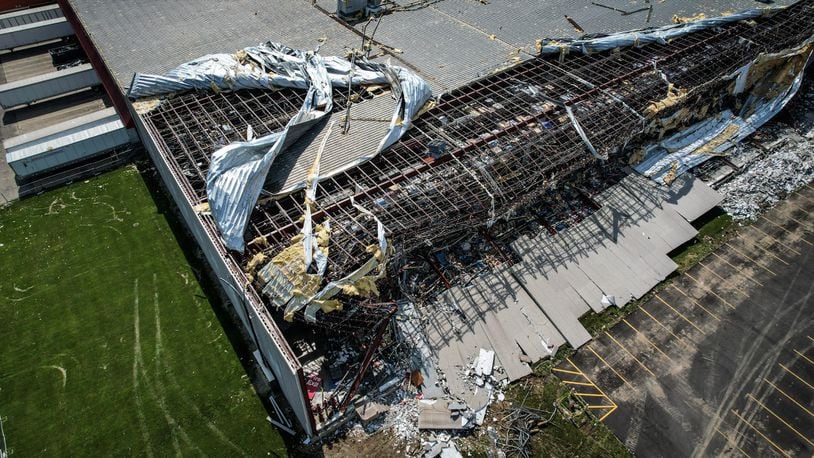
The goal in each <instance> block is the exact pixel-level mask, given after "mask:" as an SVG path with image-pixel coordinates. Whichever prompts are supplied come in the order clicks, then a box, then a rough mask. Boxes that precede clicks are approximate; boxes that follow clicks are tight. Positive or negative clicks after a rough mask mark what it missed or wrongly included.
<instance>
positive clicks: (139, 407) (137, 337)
mask: <svg viewBox="0 0 814 458" xmlns="http://www.w3.org/2000/svg"><path fill="white" fill-rule="evenodd" d="M133 296H134V300H133V335H134V339H133V396H135V398H136V416H137V417H138V424H139V429H140V430H141V438H142V439H143V440H144V444H145V445H146V446H147V450H146V451H147V456H148V457H149V458H153V444H152V441H151V440H150V431H148V430H147V418H146V417H145V415H144V409H143V403H142V400H141V395H140V394H139V377H138V374H139V370H138V369H139V364H138V361H139V359H140V356H141V331H140V330H139V321H140V318H139V307H138V306H139V304H138V278H136V279H135V280H134V282H133Z"/></svg>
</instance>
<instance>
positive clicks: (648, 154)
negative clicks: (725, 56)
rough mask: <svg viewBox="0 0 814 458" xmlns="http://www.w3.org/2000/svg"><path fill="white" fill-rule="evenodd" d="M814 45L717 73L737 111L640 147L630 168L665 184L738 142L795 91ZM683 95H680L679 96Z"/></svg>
mask: <svg viewBox="0 0 814 458" xmlns="http://www.w3.org/2000/svg"><path fill="white" fill-rule="evenodd" d="M812 50H814V45H812V41H811V40H808V41H806V43H804V44H803V45H801V46H798V47H796V48H794V49H791V50H788V51H783V52H780V53H773V54H764V55H760V56H758V57H757V58H756V59H754V60H753V61H752V62H749V63H748V64H746V65H744V66H743V67H741V68H740V69H738V70H737V71H736V72H734V73H733V74H732V75H729V76H727V77H725V78H723V80H724V82H731V83H730V84H729V86H728V92H730V93H731V94H732V95H733V96H742V97H744V100H743V102H742V104H741V106H740V110H739V113H738V114H734V113H733V112H732V110H728V109H727V110H724V111H722V112H721V113H719V114H717V115H715V116H712V117H709V118H707V119H704V120H703V121H699V122H697V123H695V124H693V125H692V126H690V127H688V128H686V129H684V130H682V131H680V132H678V133H676V134H674V135H673V136H671V137H669V138H667V139H665V140H662V141H660V142H659V143H656V144H653V145H649V146H647V147H645V152H644V159H643V160H642V161H641V162H639V163H638V164H636V165H635V166H634V169H635V170H636V171H638V172H639V173H642V174H643V175H645V176H647V177H649V178H652V179H653V180H656V181H659V182H663V183H665V184H670V183H671V182H672V181H673V180H674V179H675V178H676V177H677V176H678V175H681V174H683V173H684V172H686V171H688V170H689V169H691V168H693V167H696V166H698V165H700V164H702V163H704V162H705V161H707V160H708V159H710V158H712V157H714V156H716V155H723V154H726V152H727V150H729V149H730V148H732V147H733V146H734V145H736V144H737V143H738V142H740V141H741V140H743V139H744V138H746V137H747V136H749V135H751V134H752V133H754V132H755V130H756V129H757V128H758V127H760V126H762V125H763V124H765V123H766V122H768V121H769V120H770V119H771V118H773V117H774V116H775V115H777V113H779V112H780V110H782V109H783V107H785V106H786V104H787V103H788V102H789V101H790V100H791V98H792V97H794V95H795V94H796V93H797V91H798V90H799V88H800V85H801V83H802V80H803V72H804V69H805V67H806V64H807V63H808V62H809V61H810V59H811V55H812ZM683 97H686V94H684V95H683Z"/></svg>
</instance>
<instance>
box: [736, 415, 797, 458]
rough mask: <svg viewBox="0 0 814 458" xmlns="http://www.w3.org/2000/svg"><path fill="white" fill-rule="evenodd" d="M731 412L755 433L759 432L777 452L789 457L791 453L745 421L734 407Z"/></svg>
mask: <svg viewBox="0 0 814 458" xmlns="http://www.w3.org/2000/svg"><path fill="white" fill-rule="evenodd" d="M732 413H734V414H735V416H736V417H738V418H740V420H741V421H742V422H744V423H746V425H747V426H749V427H750V428H752V430H753V431H754V432H756V433H758V434H760V437H762V438H763V439H764V440H765V441H766V442H768V443H770V444H772V446H773V447H774V448H776V449H777V451H778V452H780V453H781V454H782V455H783V456H787V457H789V458H791V455H789V454H788V453H787V452H786V451H785V450H783V449H782V448H780V447H779V446H778V445H777V444H775V443H774V442H773V441H772V440H771V439H769V438H768V437H766V435H765V434H763V433H762V432H760V430H759V429H757V428H755V427H754V426H752V424H751V423H749V422H748V421H746V419H745V418H743V417H741V416H740V414H738V412H736V411H735V409H732Z"/></svg>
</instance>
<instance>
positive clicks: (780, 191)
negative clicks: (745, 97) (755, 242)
mask: <svg viewBox="0 0 814 458" xmlns="http://www.w3.org/2000/svg"><path fill="white" fill-rule="evenodd" d="M787 115H788V116H787V118H788V119H790V122H791V125H789V124H786V123H784V122H781V121H775V122H772V123H770V124H769V125H766V126H764V127H763V128H761V129H760V130H759V131H758V133H757V134H756V135H755V136H754V138H753V139H752V140H751V141H750V142H748V143H744V144H741V145H738V147H737V148H736V151H735V152H733V154H732V155H731V157H729V158H728V159H727V160H717V161H711V162H712V163H711V164H710V165H708V166H707V167H699V169H698V170H696V171H695V173H696V175H698V176H700V177H701V178H702V179H707V180H711V181H712V182H717V183H718V185H717V186H716V187H717V190H718V191H719V192H720V193H721V194H723V195H724V196H725V199H724V201H723V203H722V204H721V206H722V207H723V208H724V210H726V212H727V213H729V214H730V215H732V217H734V218H735V219H739V220H743V219H755V218H757V216H758V215H759V213H760V212H762V211H764V210H765V209H767V208H770V207H772V206H774V205H775V204H776V203H777V202H778V201H779V200H780V199H782V198H783V197H784V196H785V195H787V194H789V193H791V192H794V191H796V190H797V189H799V188H801V187H803V186H805V185H806V184H808V183H810V182H811V181H812V180H814V84H811V83H809V84H807V85H806V86H805V87H804V88H803V90H802V91H801V93H800V95H799V97H798V99H797V100H795V103H794V104H793V105H792V106H790V107H789V110H788V111H787Z"/></svg>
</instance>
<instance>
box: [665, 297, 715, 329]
mask: <svg viewBox="0 0 814 458" xmlns="http://www.w3.org/2000/svg"><path fill="white" fill-rule="evenodd" d="M656 299H658V300H660V301H661V303H662V304H664V305H666V306H667V307H670V310H672V311H674V312H675V313H676V314H677V315H678V316H680V317H681V318H683V319H684V321H686V322H687V323H690V326H692V327H694V328H695V329H697V330H698V332H700V333H701V334H703V333H704V331H702V330H701V328H699V327H698V326H696V325H695V323H693V322H692V321H690V319H689V318H687V317H686V316H684V314H683V313H681V312H679V311H678V310H676V309H675V308H673V306H672V305H670V304H668V303H667V302H666V301H665V300H664V299H662V298H661V296H659V295H658V294H656Z"/></svg>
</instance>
